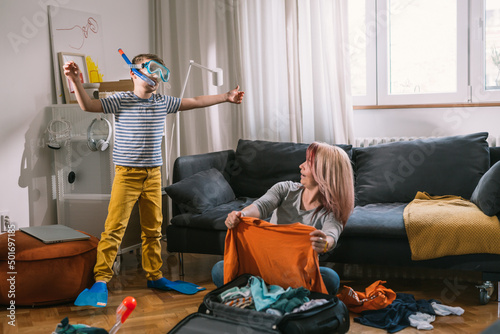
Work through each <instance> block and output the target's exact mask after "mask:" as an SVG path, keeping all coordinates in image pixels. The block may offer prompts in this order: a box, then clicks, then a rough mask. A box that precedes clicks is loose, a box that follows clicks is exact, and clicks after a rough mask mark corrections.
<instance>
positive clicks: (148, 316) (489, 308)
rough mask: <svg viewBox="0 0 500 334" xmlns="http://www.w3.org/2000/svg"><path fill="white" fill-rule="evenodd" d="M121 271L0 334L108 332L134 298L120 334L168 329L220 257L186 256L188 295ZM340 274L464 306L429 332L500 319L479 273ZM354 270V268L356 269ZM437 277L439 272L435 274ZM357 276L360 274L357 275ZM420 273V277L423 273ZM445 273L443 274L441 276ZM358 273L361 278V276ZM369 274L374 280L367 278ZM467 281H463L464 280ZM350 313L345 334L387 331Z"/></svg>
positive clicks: (19, 317) (168, 259)
mask: <svg viewBox="0 0 500 334" xmlns="http://www.w3.org/2000/svg"><path fill="white" fill-rule="evenodd" d="M163 258H164V267H163V272H164V275H165V277H166V278H168V279H170V280H177V279H179V263H178V260H177V255H176V254H167V253H166V251H164V257H163ZM122 259H123V261H122V264H121V272H120V274H119V275H116V276H115V277H114V278H113V279H112V281H111V282H110V283H109V285H108V288H109V300H108V306H107V307H105V308H92V307H77V306H74V305H72V304H65V305H58V306H54V307H43V308H18V309H17V310H16V321H17V326H16V327H14V328H13V327H12V326H9V325H8V324H7V320H6V319H7V318H6V315H7V312H6V311H5V309H2V310H1V311H0V318H1V321H0V323H1V326H2V327H1V328H0V333H5V334H7V333H52V331H53V330H54V329H55V327H56V325H57V324H58V323H59V321H60V320H61V319H63V318H64V317H68V318H69V320H70V323H71V324H77V323H81V324H86V325H90V326H94V327H100V328H104V329H106V330H110V329H111V327H112V326H113V324H114V323H115V320H116V316H115V314H116V313H115V312H116V308H117V307H118V305H119V304H120V303H121V301H122V300H123V299H124V298H125V297H127V296H132V297H134V298H135V299H136V300H137V308H136V309H135V311H134V312H133V313H132V314H131V316H130V317H129V319H128V320H127V321H126V322H125V323H124V324H123V326H122V328H121V329H120V330H119V331H118V333H122V334H128V333H134V334H138V333H139V334H140V333H155V334H156V333H167V332H168V331H169V330H170V329H171V328H172V327H174V326H175V325H176V324H177V323H178V322H179V321H180V320H181V319H183V318H184V317H186V316H187V315H188V314H191V313H194V312H196V311H197V309H198V305H199V304H200V303H201V302H202V300H203V296H204V295H205V294H206V293H207V292H209V291H210V290H212V289H214V288H215V286H214V285H213V284H212V282H211V279H210V269H211V268H212V265H213V264H214V263H215V262H217V261H218V260H220V259H222V258H221V257H220V256H210V255H196V254H186V255H185V256H184V261H185V272H186V276H185V280H186V281H189V282H193V283H196V284H199V285H201V286H203V287H205V288H206V290H205V291H201V292H199V293H197V294H195V295H192V296H188V295H183V294H181V293H178V292H175V291H172V292H170V291H169V292H161V291H157V290H151V289H148V288H146V279H145V277H144V273H143V272H142V269H141V267H140V262H139V260H138V259H137V256H136V254H135V253H130V254H125V255H123V257H122ZM336 270H337V271H338V272H339V274H340V276H341V277H346V276H347V277H349V279H346V280H343V281H342V284H345V285H348V286H351V287H352V288H354V289H355V290H356V291H363V290H364V288H365V287H367V286H368V285H370V284H371V283H373V282H374V281H376V280H378V279H386V280H387V283H386V284H385V285H386V287H388V288H391V289H393V290H394V291H396V292H405V293H411V294H413V295H414V296H415V298H416V299H438V300H441V301H442V303H443V304H445V305H450V306H460V307H462V308H463V309H464V310H465V313H464V314H463V315H462V316H444V317H437V318H436V321H435V322H433V326H434V329H433V330H431V331H425V332H429V333H481V332H482V331H483V330H484V329H485V328H486V327H488V326H490V325H491V324H492V323H494V322H495V321H496V320H497V319H499V317H500V309H499V304H498V302H497V290H496V289H495V293H494V298H493V299H494V300H492V301H490V302H489V303H488V304H487V305H479V302H478V290H477V289H476V287H475V285H476V283H477V281H476V280H477V277H476V276H474V274H472V275H471V274H469V275H458V274H456V273H451V274H449V277H444V278H442V277H441V278H430V279H428V278H425V277H433V276H435V273H433V272H430V271H427V272H421V271H417V272H415V271H413V272H410V273H405V274H401V273H395V272H391V270H388V271H387V270H386V271H384V269H380V268H375V269H374V268H366V267H363V268H361V269H360V268H354V270H353V269H352V268H350V269H349V270H347V269H345V268H338V269H337V268H336ZM353 271H358V273H354V272H353ZM439 275H443V274H442V273H439ZM356 276H358V277H356ZM422 276H424V277H422ZM444 276H446V275H444ZM359 277H361V278H359ZM370 277H373V278H370ZM464 279H465V281H464ZM356 316H357V315H356V314H353V313H351V315H350V317H351V319H350V326H351V327H350V331H349V333H354V334H356V333H364V334H365V333H368V334H370V333H386V331H385V330H380V329H376V328H372V327H367V326H363V325H360V324H358V323H355V322H354V321H353V318H354V317H356ZM399 333H402V334H407V333H422V331H420V330H417V329H415V328H406V329H404V330H402V331H400V332H399Z"/></svg>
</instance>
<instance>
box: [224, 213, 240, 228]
mask: <svg viewBox="0 0 500 334" xmlns="http://www.w3.org/2000/svg"><path fill="white" fill-rule="evenodd" d="M240 218H241V211H233V212H231V213H230V214H228V215H227V218H226V222H225V224H226V227H227V228H228V229H232V228H234V227H236V225H238V224H239V223H240V221H241V220H240Z"/></svg>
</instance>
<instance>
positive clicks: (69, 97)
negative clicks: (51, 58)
mask: <svg viewBox="0 0 500 334" xmlns="http://www.w3.org/2000/svg"><path fill="white" fill-rule="evenodd" d="M58 58H59V72H61V80H62V83H63V90H64V99H65V101H66V103H78V101H77V100H76V96H75V87H74V85H73V83H72V82H71V81H70V80H69V79H68V78H67V77H66V76H65V75H64V69H63V66H64V64H65V63H67V62H68V61H74V62H75V64H77V65H78V67H79V68H80V82H81V83H88V82H89V77H88V72H87V64H86V62H85V55H84V54H80V53H69V52H59V53H58Z"/></svg>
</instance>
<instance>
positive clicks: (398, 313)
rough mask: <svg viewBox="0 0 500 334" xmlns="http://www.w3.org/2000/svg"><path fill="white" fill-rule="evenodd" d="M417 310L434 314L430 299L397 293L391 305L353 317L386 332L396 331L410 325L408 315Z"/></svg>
mask: <svg viewBox="0 0 500 334" xmlns="http://www.w3.org/2000/svg"><path fill="white" fill-rule="evenodd" d="M417 312H422V313H427V314H431V315H436V313H435V312H434V308H433V307H432V305H431V302H430V301H427V300H424V299H419V300H415V297H414V296H413V295H411V294H408V293H397V294H396V299H395V300H394V301H393V302H392V304H391V305H389V306H387V307H386V308H383V309H380V310H369V311H363V312H361V313H360V314H361V316H360V317H357V318H354V321H355V322H358V323H360V324H363V325H366V326H371V327H375V328H381V329H386V330H387V332H388V333H396V332H399V331H400V330H402V329H405V328H406V327H409V326H410V320H409V319H408V318H409V317H410V315H412V314H415V313H417Z"/></svg>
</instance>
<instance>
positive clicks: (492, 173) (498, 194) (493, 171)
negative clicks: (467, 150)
mask: <svg viewBox="0 0 500 334" xmlns="http://www.w3.org/2000/svg"><path fill="white" fill-rule="evenodd" d="M470 200H471V202H472V203H474V204H476V205H477V206H478V207H479V208H480V209H481V211H483V212H484V214H485V215H488V216H494V215H496V214H498V213H500V163H496V164H494V165H493V167H491V168H490V169H489V170H488V171H487V172H486V173H485V174H484V175H483V177H482V178H481V180H479V183H478V184H477V187H476V189H475V190H474V192H473V193H472V197H471V198H470Z"/></svg>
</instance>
